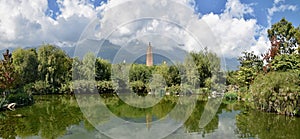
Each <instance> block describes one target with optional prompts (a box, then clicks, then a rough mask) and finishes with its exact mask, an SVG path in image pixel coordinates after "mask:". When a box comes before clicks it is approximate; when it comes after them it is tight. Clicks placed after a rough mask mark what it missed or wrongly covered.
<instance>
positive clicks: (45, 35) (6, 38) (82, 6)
mask: <svg viewBox="0 0 300 139" xmlns="http://www.w3.org/2000/svg"><path fill="white" fill-rule="evenodd" d="M58 3H59V6H60V10H61V12H62V13H61V15H58V17H57V19H56V20H54V19H52V18H50V17H49V16H47V15H46V14H45V11H46V10H47V8H48V3H47V1H46V0H43V1H20V0H2V1H0V17H1V19H0V49H3V48H7V47H24V46H37V45H40V44H42V43H44V42H46V43H56V44H59V43H57V42H59V41H62V42H67V43H75V42H76V41H77V39H78V38H79V36H80V34H81V32H82V31H83V29H84V28H85V26H86V25H87V24H88V23H89V22H90V20H91V19H92V18H93V17H94V16H96V13H97V11H99V10H101V9H95V8H93V6H92V5H91V4H89V3H87V2H84V1H81V0H72V1H71V0H64V1H60V0H59V1H58Z"/></svg>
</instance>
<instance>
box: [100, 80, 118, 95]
mask: <svg viewBox="0 0 300 139" xmlns="http://www.w3.org/2000/svg"><path fill="white" fill-rule="evenodd" d="M97 89H98V92H99V93H100V94H106V93H115V90H114V87H113V83H112V81H99V82H97Z"/></svg>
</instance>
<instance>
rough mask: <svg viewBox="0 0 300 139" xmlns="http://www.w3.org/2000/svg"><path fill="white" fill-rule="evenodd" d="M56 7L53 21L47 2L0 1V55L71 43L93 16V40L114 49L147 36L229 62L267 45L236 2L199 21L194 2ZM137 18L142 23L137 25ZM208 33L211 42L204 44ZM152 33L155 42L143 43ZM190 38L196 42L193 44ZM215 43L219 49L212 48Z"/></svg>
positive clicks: (62, 0) (62, 2)
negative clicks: (207, 51) (104, 41)
mask: <svg viewBox="0 0 300 139" xmlns="http://www.w3.org/2000/svg"><path fill="white" fill-rule="evenodd" d="M275 1H277V2H276V3H281V2H283V0H275ZM57 2H58V5H59V7H60V11H61V14H60V15H58V16H57V18H56V20H54V19H52V18H50V17H49V16H47V15H45V11H46V10H47V8H48V5H47V1H26V2H23V1H18V0H2V1H0V16H1V19H0V49H2V48H5V47H17V46H36V45H39V44H42V43H43V42H46V43H55V44H58V45H62V44H63V45H67V44H73V43H76V41H77V39H78V38H79V36H80V35H81V33H82V31H83V30H84V28H85V27H86V25H88V24H89V23H90V21H91V20H92V19H94V17H96V16H98V17H100V22H99V23H100V24H99V29H92V30H93V31H95V36H94V37H95V38H106V37H107V36H109V35H111V36H110V39H111V41H112V42H114V43H116V44H120V45H122V44H124V43H127V42H130V41H131V40H134V39H136V38H143V39H141V40H144V41H145V42H144V43H145V44H147V43H148V42H146V41H147V37H145V36H147V35H148V39H149V40H151V39H152V41H158V42H160V43H161V44H162V45H159V44H157V46H159V47H167V46H165V44H168V42H166V41H172V42H170V44H176V43H177V44H180V46H182V47H184V48H185V49H187V50H199V48H197V47H195V46H198V43H199V41H200V43H201V45H202V47H205V46H207V47H210V49H212V50H215V51H216V52H217V53H219V54H224V55H225V56H230V57H234V56H237V55H240V53H241V52H242V51H244V50H256V51H257V53H259V52H261V51H263V50H264V49H265V48H266V45H268V39H267V37H266V33H265V30H264V29H262V28H261V27H260V26H259V25H257V21H256V19H249V20H245V19H244V16H245V15H249V14H250V15H253V8H252V7H251V4H250V5H248V4H243V3H241V2H240V1H239V0H228V1H227V3H226V8H225V10H224V12H223V13H222V14H219V15H217V14H212V13H211V14H207V15H203V16H202V17H201V18H200V19H199V17H198V15H195V14H194V9H193V7H194V5H195V2H194V0H180V1H178V0H177V1H176V0H174V1H173V0H162V1H156V0H144V1H141V0H136V1H135V0H112V1H110V2H109V3H108V4H103V5H102V6H100V7H97V8H94V7H93V5H92V4H90V3H89V2H88V0H84V1H82V0H58V1H57ZM279 9H281V10H276V9H273V10H272V9H270V10H269V11H270V13H274V12H277V11H282V10H286V9H293V7H282V8H280V7H279ZM8 11H9V12H8ZM99 12H100V13H99ZM200 14H201V13H200ZM142 17H147V18H146V19H144V20H142V19H141V18H142ZM151 18H152V19H151ZM170 21H171V22H170ZM204 21H205V22H204ZM206 23H207V24H208V25H209V27H208V26H207V25H206ZM120 25H121V26H120ZM87 30H88V29H87ZM210 31H212V32H213V34H214V35H215V37H210V38H207V36H209V35H207V34H210V33H211V32H210ZM111 33H112V34H111ZM153 33H156V36H155V37H149V36H150V35H151V34H152V35H153ZM96 34H97V35H96ZM149 34H150V35H149ZM84 35H86V34H83V36H84ZM193 35H196V38H197V37H198V38H200V39H199V40H195V36H193ZM157 36H160V37H157ZM163 37H165V38H167V39H163ZM255 38H257V39H255ZM157 39H161V40H157ZM217 42H218V43H219V44H220V46H217V45H216V43H217ZM181 44H184V45H181ZM200 49H201V48H200Z"/></svg>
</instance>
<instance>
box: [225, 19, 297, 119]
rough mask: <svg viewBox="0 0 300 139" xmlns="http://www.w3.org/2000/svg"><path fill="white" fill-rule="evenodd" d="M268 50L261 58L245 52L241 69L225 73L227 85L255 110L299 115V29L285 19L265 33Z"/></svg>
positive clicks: (241, 58) (241, 61) (240, 59)
mask: <svg viewBox="0 0 300 139" xmlns="http://www.w3.org/2000/svg"><path fill="white" fill-rule="evenodd" d="M268 37H269V40H270V42H271V47H270V49H268V51H267V52H266V53H265V54H262V55H261V56H258V55H255V54H254V53H253V52H244V53H243V56H242V57H240V58H239V61H240V64H241V66H240V69H239V70H237V71H232V72H229V73H228V80H227V83H228V84H231V85H236V86H238V88H239V90H238V92H239V96H240V97H241V98H244V99H246V100H250V101H252V102H254V104H255V107H256V108H257V109H260V110H263V111H269V112H276V113H279V114H287V115H298V114H299V113H300V111H299V110H300V101H299V94H300V86H299V84H300V76H299V75H300V47H299V44H300V28H299V27H297V28H296V27H294V26H293V25H292V23H290V22H288V21H287V20H286V19H284V18H283V19H282V20H280V21H279V22H278V23H275V24H274V25H272V27H271V29H269V30H268Z"/></svg>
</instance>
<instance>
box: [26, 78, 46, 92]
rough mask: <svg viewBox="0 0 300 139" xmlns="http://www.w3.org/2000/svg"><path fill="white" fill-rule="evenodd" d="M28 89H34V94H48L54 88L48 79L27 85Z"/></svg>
mask: <svg viewBox="0 0 300 139" xmlns="http://www.w3.org/2000/svg"><path fill="white" fill-rule="evenodd" d="M31 87H33V88H31ZM26 89H27V90H26V91H29V90H30V91H32V94H48V93H49V92H51V90H52V89H51V88H50V84H49V83H48V82H46V81H36V82H35V83H34V84H33V86H31V84H29V85H26Z"/></svg>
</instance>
